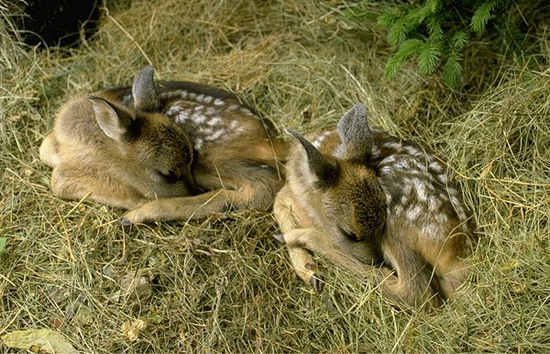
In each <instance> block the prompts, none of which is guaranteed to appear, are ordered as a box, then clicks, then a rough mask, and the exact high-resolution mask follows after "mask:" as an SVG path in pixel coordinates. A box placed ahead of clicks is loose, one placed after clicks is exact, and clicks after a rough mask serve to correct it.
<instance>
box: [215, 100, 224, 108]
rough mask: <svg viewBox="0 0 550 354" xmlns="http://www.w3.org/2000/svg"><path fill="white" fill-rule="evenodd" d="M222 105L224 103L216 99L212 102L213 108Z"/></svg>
mask: <svg viewBox="0 0 550 354" xmlns="http://www.w3.org/2000/svg"><path fill="white" fill-rule="evenodd" d="M224 104H225V102H224V101H223V100H222V99H220V98H216V99H215V100H214V105H215V106H223V105H224Z"/></svg>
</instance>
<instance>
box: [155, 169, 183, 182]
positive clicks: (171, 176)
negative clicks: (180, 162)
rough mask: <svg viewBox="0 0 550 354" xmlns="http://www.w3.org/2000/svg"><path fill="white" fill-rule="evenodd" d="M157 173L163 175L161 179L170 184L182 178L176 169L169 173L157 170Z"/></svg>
mask: <svg viewBox="0 0 550 354" xmlns="http://www.w3.org/2000/svg"><path fill="white" fill-rule="evenodd" d="M157 174H158V175H159V176H160V177H161V179H162V180H163V181H164V182H166V183H168V184H173V183H176V182H177V181H179V179H180V178H179V177H178V175H177V174H176V172H175V171H168V173H162V172H161V171H157Z"/></svg>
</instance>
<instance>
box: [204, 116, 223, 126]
mask: <svg viewBox="0 0 550 354" xmlns="http://www.w3.org/2000/svg"><path fill="white" fill-rule="evenodd" d="M221 122H222V120H221V119H220V118H219V117H214V118H212V119H210V120H209V121H208V122H206V124H208V125H209V126H211V127H212V126H214V125H219V124H220V123H221Z"/></svg>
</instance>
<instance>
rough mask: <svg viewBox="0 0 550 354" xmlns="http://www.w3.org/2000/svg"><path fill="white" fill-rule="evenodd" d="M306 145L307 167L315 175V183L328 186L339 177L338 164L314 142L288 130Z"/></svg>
mask: <svg viewBox="0 0 550 354" xmlns="http://www.w3.org/2000/svg"><path fill="white" fill-rule="evenodd" d="M286 131H287V132H288V133H289V134H290V135H292V136H293V137H294V138H296V140H298V141H299V142H300V144H301V145H302V146H303V147H304V150H305V152H306V156H307V168H308V169H309V172H310V174H311V175H312V177H313V181H312V182H313V184H314V185H315V186H316V187H318V188H321V189H324V188H328V187H330V186H332V185H334V184H335V183H336V180H337V179H338V171H339V169H338V165H337V164H336V163H335V162H334V161H330V160H328V159H327V158H326V157H325V156H323V154H321V152H320V151H319V150H317V148H316V147H315V146H313V144H311V143H310V142H309V141H307V140H306V139H305V138H304V137H303V136H301V135H300V134H298V133H296V132H295V131H293V130H290V129H287V130H286Z"/></svg>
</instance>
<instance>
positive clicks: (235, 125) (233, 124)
mask: <svg viewBox="0 0 550 354" xmlns="http://www.w3.org/2000/svg"><path fill="white" fill-rule="evenodd" d="M238 126H239V122H237V121H236V120H232V121H231V123H229V129H233V130H234V129H236V128H237V127H238Z"/></svg>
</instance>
